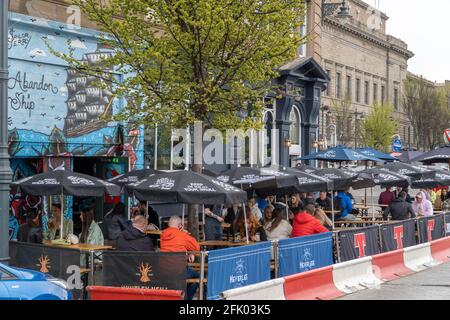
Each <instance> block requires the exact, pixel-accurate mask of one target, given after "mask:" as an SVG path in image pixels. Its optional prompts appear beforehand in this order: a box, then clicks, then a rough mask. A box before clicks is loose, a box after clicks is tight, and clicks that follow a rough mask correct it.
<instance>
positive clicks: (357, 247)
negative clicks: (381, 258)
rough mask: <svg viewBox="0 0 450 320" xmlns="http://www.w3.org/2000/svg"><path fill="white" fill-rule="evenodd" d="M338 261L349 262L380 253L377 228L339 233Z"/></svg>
mask: <svg viewBox="0 0 450 320" xmlns="http://www.w3.org/2000/svg"><path fill="white" fill-rule="evenodd" d="M337 238H338V243H339V248H338V253H339V258H340V261H342V262H345V261H350V260H355V259H359V258H363V257H367V256H374V255H376V254H379V253H380V247H379V244H378V227H377V226H372V227H367V228H361V229H355V230H345V231H339V232H338V234H337Z"/></svg>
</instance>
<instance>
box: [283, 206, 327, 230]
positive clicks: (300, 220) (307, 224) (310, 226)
mask: <svg viewBox="0 0 450 320" xmlns="http://www.w3.org/2000/svg"><path fill="white" fill-rule="evenodd" d="M314 211H315V207H314V206H313V205H312V204H308V205H307V206H306V207H305V211H304V212H299V213H297V215H296V216H295V218H294V225H293V228H292V234H291V238H296V237H305V236H312V235H314V234H318V233H326V232H329V231H328V229H327V228H325V227H324V226H323V225H322V223H321V222H320V221H319V220H317V219H316V218H314Z"/></svg>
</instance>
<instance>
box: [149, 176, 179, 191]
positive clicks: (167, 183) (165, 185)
mask: <svg viewBox="0 0 450 320" xmlns="http://www.w3.org/2000/svg"><path fill="white" fill-rule="evenodd" d="M174 186H175V181H174V180H173V179H169V178H161V179H158V180H157V181H156V183H155V184H152V185H150V186H149V187H150V188H155V189H162V190H170V189H172V188H173V187H174Z"/></svg>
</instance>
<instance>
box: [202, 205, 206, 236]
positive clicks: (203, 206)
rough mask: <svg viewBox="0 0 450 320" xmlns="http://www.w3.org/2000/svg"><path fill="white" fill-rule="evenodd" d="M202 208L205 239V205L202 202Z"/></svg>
mask: <svg viewBox="0 0 450 320" xmlns="http://www.w3.org/2000/svg"><path fill="white" fill-rule="evenodd" d="M202 208H203V211H202V219H203V240H204V241H206V232H205V229H206V222H205V205H204V204H202Z"/></svg>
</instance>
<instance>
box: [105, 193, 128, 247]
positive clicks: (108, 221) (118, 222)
mask: <svg viewBox="0 0 450 320" xmlns="http://www.w3.org/2000/svg"><path fill="white" fill-rule="evenodd" d="M103 223H104V225H105V229H106V236H105V239H106V240H108V244H109V245H111V246H113V247H115V246H116V245H117V244H116V242H117V239H118V238H119V236H120V234H121V233H122V232H123V231H124V230H125V229H127V227H128V226H129V225H130V223H129V221H127V219H126V218H125V205H124V204H123V203H122V202H118V203H116V204H115V205H114V207H113V208H112V209H111V211H109V212H108V213H107V214H106V216H105V217H104V218H103Z"/></svg>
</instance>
